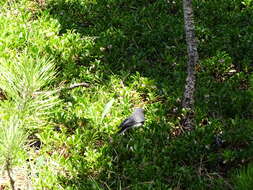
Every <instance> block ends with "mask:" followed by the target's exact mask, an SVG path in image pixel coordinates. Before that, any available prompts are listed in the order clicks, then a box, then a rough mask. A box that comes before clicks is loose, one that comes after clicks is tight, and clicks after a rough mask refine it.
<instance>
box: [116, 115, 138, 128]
mask: <svg viewBox="0 0 253 190" xmlns="http://www.w3.org/2000/svg"><path fill="white" fill-rule="evenodd" d="M134 124H135V121H134V120H133V119H132V118H131V117H128V118H126V119H125V120H124V121H123V122H122V123H121V124H120V126H119V128H125V127H129V126H132V125H134Z"/></svg>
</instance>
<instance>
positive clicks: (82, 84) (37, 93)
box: [33, 82, 90, 96]
mask: <svg viewBox="0 0 253 190" xmlns="http://www.w3.org/2000/svg"><path fill="white" fill-rule="evenodd" d="M89 86H90V84H88V83H86V82H82V83H76V84H73V85H71V86H69V87H62V88H58V89H56V90H52V91H38V92H34V93H33V96H36V95H39V94H46V93H52V92H53V93H58V92H61V91H62V90H72V89H74V88H77V87H86V88H88V87H89Z"/></svg>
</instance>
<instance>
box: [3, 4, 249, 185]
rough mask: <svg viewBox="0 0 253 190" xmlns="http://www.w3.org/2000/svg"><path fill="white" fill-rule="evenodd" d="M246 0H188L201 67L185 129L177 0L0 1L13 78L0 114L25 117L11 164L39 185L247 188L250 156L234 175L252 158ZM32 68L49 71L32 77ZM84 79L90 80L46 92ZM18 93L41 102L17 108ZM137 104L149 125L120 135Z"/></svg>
mask: <svg viewBox="0 0 253 190" xmlns="http://www.w3.org/2000/svg"><path fill="white" fill-rule="evenodd" d="M250 2H251V1H240V0H234V1H231V0H225V1H224V0H223V1H221V0H213V1H204V0H196V1H194V11H195V23H196V33H197V37H198V50H199V54H200V64H199V65H198V67H197V68H196V70H197V92H196V130H194V131H193V132H191V133H188V132H184V131H183V130H182V128H181V123H180V122H181V117H182V116H183V114H184V113H183V112H182V111H181V109H180V101H181V97H182V94H183V90H184V82H185V77H186V61H187V53H186V45H185V39H184V27H183V15H182V5H181V1H170V0H168V1H164V0H157V1H152V0H150V1H147V0H141V1H131V0H130V1H129V0H128V1H126V0H110V1H106V0H99V1H88V0H46V1H43V0H42V1H27V0H23V1H3V0H1V1H0V5H1V8H0V31H1V32H0V64H1V65H3V66H2V67H1V68H5V69H9V70H8V72H9V73H13V75H17V76H18V77H17V80H16V81H15V80H14V82H13V83H11V84H10V85H7V84H8V76H7V77H5V83H3V82H2V83H1V82H0V85H1V86H0V88H1V94H0V95H1V96H0V98H1V104H0V106H1V109H0V121H1V122H2V121H5V120H7V121H9V120H10V121H12V117H11V116H12V115H18V116H19V117H18V119H19V120H20V121H24V122H23V123H22V125H20V126H21V127H22V129H23V131H24V134H26V136H27V139H25V140H23V141H25V142H32V143H31V145H30V144H29V143H26V144H27V145H26V146H25V151H24V150H22V149H21V151H19V154H20V155H22V156H20V157H19V158H22V159H19V160H18V162H17V163H16V164H17V165H29V167H28V168H30V170H31V171H30V173H31V174H32V175H30V177H31V178H32V183H33V186H34V187H35V189H50V190H52V189H57V190H58V189H175V190H176V189H194V190H195V189H250V187H251V185H250V184H252V183H253V182H252V179H251V178H249V176H250V175H251V173H252V164H251V165H249V167H248V168H246V169H245V168H243V169H242V170H241V171H240V168H242V167H247V166H248V163H250V162H252V159H253V144H252V142H253V141H252V140H253V129H252V126H253V122H252V111H253V109H252V95H253V94H252V83H250V81H251V79H252V60H253V54H252V52H253V46H252V43H253V27H252V26H253V23H252V22H253V7H252V4H251V3H250ZM52 64H53V65H52ZM16 65H17V66H16ZM19 65H22V66H23V67H24V68H25V67H27V69H24V71H23V70H22V69H20V67H19ZM36 65H38V66H37V68H39V69H41V70H40V71H42V72H41V73H43V72H46V73H47V74H44V75H45V76H42V75H43V74H41V73H40V72H39V71H38V75H29V73H35V72H36V71H37V70H39V69H37V68H36ZM43 65H51V66H50V69H48V68H49V67H43ZM23 67H22V68H23ZM34 68H36V69H37V70H36V69H34ZM49 70H51V71H52V73H51V72H49ZM22 72H23V73H22ZM2 73H3V72H2V71H1V72H0V75H1V77H2V76H4V75H3V74H2ZM55 73H57V74H55ZM23 75H24V76H25V77H24V76H23ZM27 76H28V77H27ZM47 76H50V77H47ZM36 77H37V78H38V79H40V80H35V79H37V78H36ZM13 78H15V77H13ZM23 78H24V79H26V80H24V81H23V83H22V82H17V81H19V79H20V81H22V80H23ZM21 79H22V80H21ZM1 80H2V79H1ZM34 80H35V82H34V83H32V82H31V81H34ZM3 81H4V80H3ZM6 81H7V82H6ZM29 81H30V82H31V83H30V82H29ZM37 81H39V82H40V81H42V82H40V83H39V85H35V84H37V83H36V82H37ZM80 82H86V83H89V87H78V88H74V89H67V90H62V91H57V92H56V93H53V92H54V90H55V89H59V88H62V87H65V86H70V85H71V84H75V83H80ZM15 84H19V88H18V90H16V91H17V93H13V89H12V87H13V86H12V85H14V86H15ZM25 84H29V85H27V88H26V85H25ZM33 84H34V85H33ZM22 85H24V86H22ZM9 88H10V89H11V90H8V89H9ZM25 89H31V91H29V93H28V92H26V91H25ZM49 90H52V92H51V91H50V93H49ZM14 91H15V90H14ZM16 91H15V92H16ZM23 91H25V95H24V96H22V93H23ZM38 92H45V94H46V95H45V96H42V97H41V98H40V96H38V95H37V94H36V93H38ZM48 93H49V95H48ZM34 94H35V95H34ZM38 94H39V95H40V93H38ZM17 97H18V98H17ZM24 97H27V98H26V99H25V98H24ZM36 97H37V98H36ZM37 99H38V101H36V100H37ZM47 99H49V100H50V101H52V102H51V103H50V104H49V105H48V106H47V107H46V108H44V107H43V106H42V105H43V104H44V103H45V102H46V100H47ZM20 101H24V102H25V101H28V102H32V103H34V102H35V103H34V105H35V106H36V105H37V106H38V109H35V107H34V106H30V107H29V106H28V107H25V106H24V109H23V110H21V111H20V109H19V108H20V106H19V105H20V104H19V102H20ZM41 101H42V102H41ZM22 105H23V104H22ZM25 105H27V104H25ZM29 105H30V104H29ZM31 105H33V104H31ZM8 106H9V107H8ZM15 106H16V107H17V108H18V109H10V108H11V107H12V108H15ZM133 107H144V108H145V114H146V122H145V125H144V126H143V127H141V128H138V129H135V130H132V131H129V132H128V133H127V134H125V135H124V136H117V135H116V133H117V126H118V125H119V124H120V122H121V121H122V120H123V119H124V118H125V117H126V116H128V115H129V114H130V113H131V111H132V110H133ZM40 108H41V109H40ZM6 110H9V112H8V113H7V112H6ZM21 112H22V114H21ZM39 112H46V114H43V117H41V115H40V114H36V113H39ZM17 113H18V114H17ZM2 126H4V125H1V127H2ZM22 134H23V133H22ZM23 141H22V143H25V142H23ZM1 150H2V151H3V149H1ZM13 154H15V153H13Z"/></svg>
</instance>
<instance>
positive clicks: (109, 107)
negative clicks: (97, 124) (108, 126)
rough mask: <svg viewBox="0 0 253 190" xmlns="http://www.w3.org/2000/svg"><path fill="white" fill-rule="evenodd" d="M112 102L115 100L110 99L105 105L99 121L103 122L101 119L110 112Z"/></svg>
mask: <svg viewBox="0 0 253 190" xmlns="http://www.w3.org/2000/svg"><path fill="white" fill-rule="evenodd" d="M114 101H115V99H114V98H113V99H111V100H110V101H109V102H108V103H107V104H106V105H105V107H104V110H103V113H102V119H101V121H103V119H104V118H105V116H106V115H107V114H108V113H109V112H110V110H111V107H112V105H113V103H114Z"/></svg>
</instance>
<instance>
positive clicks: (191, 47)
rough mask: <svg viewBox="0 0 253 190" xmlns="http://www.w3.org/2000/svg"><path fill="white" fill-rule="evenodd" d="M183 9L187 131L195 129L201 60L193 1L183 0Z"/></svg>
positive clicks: (184, 124)
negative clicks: (197, 80)
mask: <svg viewBox="0 0 253 190" xmlns="http://www.w3.org/2000/svg"><path fill="white" fill-rule="evenodd" d="M183 9H184V26H185V34H186V43H187V52H188V66H187V78H186V84H185V91H184V97H183V102H182V107H183V109H185V110H187V112H186V115H185V118H184V122H183V127H184V128H185V129H187V130H192V129H194V91H195V86H196V85H195V83H196V72H195V66H196V64H197V63H198V59H199V57H198V51H197V42H196V38H195V34H194V22H193V10H192V0H183Z"/></svg>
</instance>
